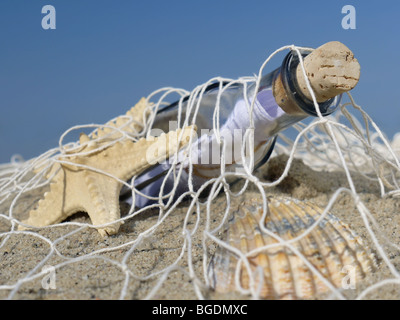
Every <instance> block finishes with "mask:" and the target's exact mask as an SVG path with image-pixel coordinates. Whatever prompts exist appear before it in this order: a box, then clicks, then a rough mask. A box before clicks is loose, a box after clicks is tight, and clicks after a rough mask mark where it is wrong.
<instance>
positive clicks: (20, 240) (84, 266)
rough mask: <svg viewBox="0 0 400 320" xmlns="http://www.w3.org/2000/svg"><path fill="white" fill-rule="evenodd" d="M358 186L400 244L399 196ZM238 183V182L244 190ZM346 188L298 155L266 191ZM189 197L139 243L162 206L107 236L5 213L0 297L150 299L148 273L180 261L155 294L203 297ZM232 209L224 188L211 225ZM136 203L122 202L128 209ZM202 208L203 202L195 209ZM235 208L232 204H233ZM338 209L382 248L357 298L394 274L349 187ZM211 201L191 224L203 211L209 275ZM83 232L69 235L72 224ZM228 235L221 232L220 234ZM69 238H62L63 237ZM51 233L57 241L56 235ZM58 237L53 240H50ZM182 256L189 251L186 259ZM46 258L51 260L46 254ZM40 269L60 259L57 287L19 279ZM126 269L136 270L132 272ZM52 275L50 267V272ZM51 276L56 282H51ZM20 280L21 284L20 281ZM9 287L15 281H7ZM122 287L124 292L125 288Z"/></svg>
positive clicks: (262, 172)
mask: <svg viewBox="0 0 400 320" xmlns="http://www.w3.org/2000/svg"><path fill="white" fill-rule="evenodd" d="M286 161H287V156H285V155H281V156H276V157H273V158H272V159H270V161H269V162H268V163H267V164H265V165H264V166H263V167H261V168H259V169H258V170H257V172H256V176H257V177H258V178H259V179H260V180H261V181H273V180H275V179H277V178H278V177H279V176H280V174H281V173H282V171H283V169H284V167H285V164H286ZM352 178H353V180H354V182H355V186H356V189H357V192H358V194H359V196H360V199H361V201H363V203H364V204H365V205H366V206H367V208H368V209H369V210H370V212H371V213H372V215H373V216H374V218H375V219H376V221H377V222H378V224H379V227H380V231H382V232H384V235H385V236H386V237H387V238H388V240H390V241H391V242H392V243H394V244H396V245H400V233H399V228H398V226H400V199H399V198H390V197H389V198H385V199H382V198H381V197H380V191H379V185H378V183H377V182H373V181H370V180H367V179H366V178H364V177H362V176H360V175H357V174H355V173H353V174H352ZM239 187H240V185H239V184H237V185H235V186H234V187H233V189H238V188H239ZM339 187H348V183H347V179H346V177H345V175H344V173H343V172H317V171H314V170H313V169H311V168H309V167H307V166H306V165H305V164H304V163H303V162H302V161H301V160H295V161H294V162H293V164H292V166H291V169H290V172H289V175H288V176H287V177H286V178H285V180H283V181H282V183H280V184H279V185H278V186H276V187H274V188H269V189H267V190H266V193H267V194H277V195H286V196H291V197H294V198H297V199H300V200H303V199H308V200H311V201H313V202H315V203H316V204H318V205H320V206H322V207H324V206H326V205H327V203H328V200H329V199H330V197H331V196H332V194H333V193H334V192H335V191H336V190H337V189H338V188H339ZM44 191H45V190H38V191H37V192H36V193H34V194H29V195H26V196H25V197H24V198H23V201H19V202H18V203H17V205H16V206H15V208H14V212H15V217H16V218H18V219H22V218H25V217H26V215H27V212H28V211H29V209H30V208H31V207H32V205H33V204H34V202H35V201H37V200H38V199H39V197H40V195H41V193H42V192H44ZM257 192H258V191H257V190H256V188H255V187H254V186H253V185H249V187H248V189H247V190H246V192H245V194H244V195H242V196H241V197H239V198H235V199H233V200H232V202H231V207H232V208H233V209H234V208H237V206H238V204H239V203H241V202H242V201H243V200H244V199H246V198H248V197H253V196H254V195H255V194H256V193H257ZM189 204H190V202H189V201H184V202H182V203H181V204H180V205H179V206H178V207H177V208H176V209H175V210H174V211H173V212H171V214H170V215H169V216H168V217H167V218H166V219H165V221H164V222H163V223H162V224H160V225H159V227H158V228H157V229H156V231H155V232H154V233H153V234H152V235H151V236H149V237H147V238H146V239H145V240H144V241H143V242H142V243H141V244H140V245H138V246H136V247H132V243H134V241H135V240H137V239H138V236H139V235H140V234H141V232H143V231H145V230H147V229H148V228H149V227H151V226H153V225H155V224H156V223H157V222H158V220H159V216H158V211H157V210H156V209H150V210H147V211H146V212H145V213H142V214H141V215H139V216H135V217H133V218H130V219H128V220H126V222H125V224H124V225H122V227H121V229H120V232H119V233H118V234H117V235H114V236H111V237H108V238H102V237H101V236H100V235H99V233H98V232H97V231H96V230H95V229H92V228H89V227H85V228H82V229H79V227H77V226H75V225H70V224H68V223H64V224H63V225H62V226H60V227H51V228H44V229H40V230H37V231H33V232H32V234H11V235H10V236H7V235H6V234H5V233H6V232H7V231H9V230H10V224H9V222H8V221H7V220H6V219H0V232H2V233H1V234H0V240H1V244H2V246H1V247H0V298H1V299H6V298H12V299H119V298H121V297H122V298H124V299H143V298H145V297H147V295H148V294H149V293H151V292H152V289H153V288H154V286H155V285H156V284H158V283H159V280H160V276H159V275H157V274H156V275H153V276H152V277H150V278H148V277H149V275H152V274H154V273H157V272H158V271H162V270H164V269H165V268H167V267H168V266H170V265H172V264H173V263H174V262H175V261H177V260H179V262H178V263H176V267H175V268H174V269H172V270H170V272H169V274H168V277H167V279H166V280H165V281H164V282H162V283H160V284H161V286H160V287H159V288H158V290H157V291H156V292H155V294H154V295H152V297H151V298H152V299H197V295H196V292H195V290H194V286H193V283H192V281H193V280H191V277H190V272H191V271H190V269H189V268H188V251H187V248H185V249H184V251H182V246H183V244H184V243H185V236H184V235H183V233H182V230H183V223H184V219H185V216H186V214H187V209H188V206H189ZM7 205H9V203H6V204H4V205H3V207H0V213H4V214H6V213H8V211H7V210H8V209H7ZM225 208H226V198H225V195H224V193H223V192H222V193H221V194H220V195H219V196H218V197H217V198H216V199H215V200H214V201H213V202H212V205H211V226H212V227H216V226H217V225H218V224H219V223H220V221H221V217H222V215H223V213H224V210H225ZM128 209H129V207H128V206H127V205H124V204H121V211H122V213H123V214H126V213H127V212H128ZM195 209H196V208H195ZM233 209H232V210H233ZM332 213H334V214H335V215H336V216H338V217H339V218H340V219H342V220H343V221H344V222H345V223H348V224H349V225H350V227H351V228H352V229H353V230H354V231H355V232H356V233H357V234H358V235H359V236H360V237H361V238H362V239H363V241H364V242H365V243H366V245H367V246H368V247H369V248H370V249H371V250H372V251H373V252H375V253H376V254H377V257H378V262H379V266H378V268H377V269H376V270H375V271H374V272H373V273H372V274H370V275H369V276H368V277H367V278H365V279H364V280H363V281H361V282H357V286H356V289H354V290H353V289H349V290H345V291H344V292H343V294H344V295H345V297H347V298H349V299H353V298H355V297H357V295H358V294H360V293H361V292H362V291H363V290H364V289H366V288H367V287H368V286H370V285H371V284H374V283H377V282H378V281H380V280H383V279H391V278H394V276H393V275H392V274H391V273H390V270H389V269H388V267H387V266H386V265H385V263H384V262H383V261H382V259H381V258H380V257H379V254H378V253H377V250H376V248H375V247H374V245H373V243H372V240H371V238H370V236H369V234H368V231H367V229H366V227H365V225H364V223H363V221H362V219H361V217H360V214H359V213H358V211H357V210H356V209H355V205H354V201H353V199H352V198H351V197H350V196H349V195H348V194H345V193H343V194H341V195H340V196H339V198H338V199H337V201H336V202H335V204H334V207H333V208H332ZM204 216H205V208H202V209H201V210H200V211H199V212H198V211H197V210H193V212H191V213H190V215H189V219H188V224H187V227H188V228H189V229H193V228H194V227H195V226H196V221H197V220H196V219H197V218H198V217H200V223H199V225H198V230H197V232H196V233H195V234H194V235H193V237H192V243H191V250H190V252H191V259H192V262H193V267H194V268H193V272H194V274H196V276H197V278H198V279H200V280H202V279H203V246H202V230H204V223H205V218H204ZM69 221H70V222H83V223H90V220H89V218H88V216H87V215H86V214H85V213H78V214H76V215H74V216H73V217H72V218H70V219H69ZM74 230H75V231H77V232H75V233H73V234H71V235H68V233H69V232H71V231H74ZM375 234H376V235H377V237H378V240H379V242H380V244H381V245H382V247H383V249H384V250H385V252H386V254H387V256H388V257H389V259H390V261H391V263H392V264H393V265H394V267H396V268H397V269H399V267H400V256H399V252H398V250H396V249H395V248H394V247H393V246H390V245H388V243H387V241H385V239H384V238H383V237H382V235H381V234H380V233H379V232H378V231H377V230H375ZM220 236H222V234H220ZM60 237H62V238H60ZM49 240H50V241H49ZM50 242H52V246H50ZM206 246H207V249H206V250H207V252H208V254H209V255H212V254H213V253H214V252H215V250H216V245H215V243H213V242H212V241H210V240H208V241H207V242H206ZM180 255H182V257H181V258H180V259H179V257H180ZM43 259H46V260H45V261H43ZM41 262H42V264H41V265H39V268H37V270H35V272H33V274H37V272H40V271H41V270H42V267H43V266H44V265H46V266H55V267H56V269H55V273H53V274H52V275H55V278H54V280H55V288H54V289H52V288H48V289H45V288H44V287H43V284H42V282H43V281H44V280H46V279H45V277H44V276H43V274H39V275H38V276H37V277H36V278H35V279H32V280H30V281H27V282H24V281H23V282H22V283H21V282H18V281H21V279H26V276H27V275H29V273H30V272H31V270H32V269H33V268H35V267H37V266H38V264H39V263H41ZM126 270H130V273H129V275H130V276H129V277H127V274H128V273H127V272H126ZM48 275H50V273H49V274H48ZM47 283H50V282H47ZM16 284H18V285H17V286H15V285H16ZM7 286H9V287H7ZM199 288H200V290H201V292H202V294H203V296H204V297H205V298H207V299H249V298H250V297H249V296H243V295H240V294H238V293H230V294H227V295H222V294H216V293H214V292H213V291H212V290H209V289H208V288H206V287H202V286H200V287H199ZM121 292H122V293H123V295H121ZM365 298H366V299H399V298H400V294H399V290H398V287H397V286H395V285H391V284H389V285H385V286H383V287H381V288H379V289H377V290H373V291H372V292H371V293H369V294H367V295H366V296H365Z"/></svg>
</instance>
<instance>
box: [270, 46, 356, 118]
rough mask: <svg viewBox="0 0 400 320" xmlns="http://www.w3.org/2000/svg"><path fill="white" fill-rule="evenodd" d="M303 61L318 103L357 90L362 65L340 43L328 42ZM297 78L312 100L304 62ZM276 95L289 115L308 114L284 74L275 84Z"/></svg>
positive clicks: (299, 84) (301, 88)
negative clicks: (293, 95)
mask: <svg viewBox="0 0 400 320" xmlns="http://www.w3.org/2000/svg"><path fill="white" fill-rule="evenodd" d="M303 62H304V68H305V70H306V74H307V77H308V80H309V81H310V84H311V88H312V89H313V91H314V94H315V97H316V99H317V102H318V103H321V102H325V101H327V100H329V99H331V98H333V97H335V96H337V95H339V94H341V93H343V92H346V91H349V90H351V89H353V88H354V87H355V86H356V84H357V83H358V80H359V78H360V64H359V63H358V61H357V59H356V58H354V54H353V53H352V52H351V50H350V49H349V48H347V47H346V46H345V45H344V44H343V43H340V42H338V41H332V42H328V43H325V44H324V45H322V46H320V47H319V48H317V49H315V50H314V51H313V52H311V53H310V54H309V55H307V56H306V57H305V58H304V60H303ZM296 79H297V84H298V88H299V90H300V91H301V93H302V94H303V96H305V97H306V98H308V99H309V100H311V101H312V97H311V94H310V92H309V91H308V89H307V85H306V81H305V79H304V76H303V71H302V68H301V65H300V63H299V64H298V66H297V69H296ZM273 94H274V97H275V100H276V102H277V103H278V105H279V106H280V107H281V108H282V109H283V110H285V112H287V113H290V114H304V112H303V111H302V110H301V109H300V108H299V107H298V105H297V104H296V102H295V101H293V100H292V99H291V98H290V97H289V95H288V93H287V92H286V90H285V86H284V85H283V83H282V77H281V74H279V76H278V77H277V79H276V80H275V82H274V84H273Z"/></svg>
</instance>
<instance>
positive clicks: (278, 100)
mask: <svg viewBox="0 0 400 320" xmlns="http://www.w3.org/2000/svg"><path fill="white" fill-rule="evenodd" d="M308 54H309V52H307V51H301V55H302V56H303V58H304V57H306V56H307V55H308ZM298 64H299V57H298V55H297V53H296V52H295V51H291V52H289V53H288V54H287V55H286V57H285V58H284V60H283V62H282V65H281V67H280V68H277V69H276V70H274V71H272V72H270V73H269V74H267V75H265V76H263V77H262V78H261V80H260V83H259V86H258V88H257V84H256V82H255V81H252V82H251V83H248V82H246V83H243V82H242V83H213V84H211V85H209V86H208V87H207V88H206V89H205V91H204V94H203V95H202V96H201V97H200V98H199V97H197V99H196V100H194V101H192V103H190V101H191V98H190V97H184V98H182V99H181V100H180V101H176V102H174V103H171V104H170V105H168V106H166V107H164V108H162V109H160V110H158V112H157V115H156V117H155V119H154V122H153V125H152V128H153V130H154V129H159V130H161V131H163V132H168V131H170V130H175V129H176V126H181V125H182V123H183V120H184V119H185V117H187V118H188V124H191V123H192V119H193V118H195V119H194V123H195V124H196V126H197V137H198V138H197V139H196V141H194V143H193V144H192V145H191V147H190V148H191V152H189V154H190V158H191V160H192V161H191V164H189V161H187V159H186V160H185V159H184V158H185V156H184V154H183V153H180V154H179V155H178V160H179V162H180V164H179V165H180V166H184V170H183V171H182V174H181V177H180V179H179V183H178V187H177V189H176V192H175V193H174V198H175V199H176V198H177V197H178V196H180V195H181V194H182V193H183V192H185V191H188V190H189V187H188V181H189V172H192V179H191V182H192V183H193V190H195V191H196V190H198V189H199V188H200V187H201V186H202V185H203V184H204V183H205V182H206V181H209V180H210V179H212V178H215V177H218V176H219V175H220V174H221V172H222V171H221V155H223V156H224V161H223V166H224V168H223V169H224V170H223V171H224V172H238V170H241V169H243V163H242V160H243V158H242V154H243V153H242V147H243V143H244V141H245V139H246V138H248V137H250V138H251V139H252V141H253V143H252V144H250V143H249V142H248V141H247V142H246V143H247V145H246V147H248V146H249V145H251V146H253V147H254V158H253V159H254V166H253V168H254V169H256V168H258V167H259V166H261V165H262V164H264V163H265V162H266V161H267V160H268V158H269V156H270V155H271V153H272V150H273V148H274V145H275V141H276V136H277V133H278V132H280V131H282V130H284V129H286V128H288V127H289V126H291V125H293V124H294V123H296V122H298V121H301V120H303V119H305V118H306V117H308V116H317V115H318V113H317V111H316V109H315V106H314V103H313V101H311V100H310V99H308V98H307V97H306V96H305V95H304V94H303V93H302V90H301V88H299V86H298V82H297V80H296V69H297V66H298ZM256 89H257V92H255V90H256ZM254 97H255V101H254V104H253V110H252V121H251V117H250V113H249V111H250V108H251V106H252V103H253V99H254ZM340 99H341V94H339V95H337V96H335V97H333V98H331V99H328V100H327V101H324V102H320V103H319V109H320V112H321V114H322V116H327V115H329V114H331V113H332V112H334V111H335V110H336V108H337V107H338V105H339V103H340ZM246 101H247V102H246ZM198 103H199V107H198V109H197V111H196V106H197V104H198ZM216 107H218V109H217V110H218V112H217V113H218V117H217V118H215V115H214V111H215V108H216ZM189 108H190V110H189ZM179 113H181V116H180V117H179ZM187 113H189V114H187ZM178 119H180V121H179V122H180V123H177V121H178ZM214 119H218V123H216V122H215V121H214ZM171 124H173V125H172V126H171ZM251 124H252V126H251ZM215 126H216V128H215ZM251 128H254V131H253V134H250V135H249V133H247V134H246V132H247V131H248V130H249V129H251ZM217 129H218V130H217ZM216 130H217V132H218V133H219V134H216ZM221 137H222V140H221ZM221 141H224V142H223V143H222V144H221ZM185 154H187V153H185ZM171 163H172V161H171V160H166V161H165V162H164V163H162V164H159V165H157V166H155V167H153V168H151V169H150V170H148V171H146V172H145V173H143V174H142V175H141V176H139V177H137V178H136V179H135V182H134V184H135V187H136V188H137V189H139V190H140V192H142V193H144V194H145V195H147V196H150V197H153V198H154V199H150V200H149V199H147V198H146V197H143V196H141V195H136V201H135V205H136V206H138V207H143V206H145V205H148V204H150V203H154V202H155V201H157V200H156V198H157V197H158V196H159V194H160V190H161V189H160V188H161V185H162V183H163V180H164V179H166V181H165V185H164V187H163V190H161V191H162V194H164V195H166V194H168V192H169V191H170V190H172V188H173V186H174V182H175V177H174V174H173V173H170V174H169V175H168V176H166V173H167V172H168V170H169V169H170V167H171ZM179 165H178V166H179ZM190 165H193V167H192V170H189V166H190ZM131 201H132V199H130V201H129V200H128V202H130V203H131Z"/></svg>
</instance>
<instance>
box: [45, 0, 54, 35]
mask: <svg viewBox="0 0 400 320" xmlns="http://www.w3.org/2000/svg"><path fill="white" fill-rule="evenodd" d="M42 14H45V16H44V17H43V18H42V28H43V29H44V30H49V29H51V30H54V29H55V28H56V9H55V8H54V7H53V6H51V5H49V4H48V5H45V6H43V8H42Z"/></svg>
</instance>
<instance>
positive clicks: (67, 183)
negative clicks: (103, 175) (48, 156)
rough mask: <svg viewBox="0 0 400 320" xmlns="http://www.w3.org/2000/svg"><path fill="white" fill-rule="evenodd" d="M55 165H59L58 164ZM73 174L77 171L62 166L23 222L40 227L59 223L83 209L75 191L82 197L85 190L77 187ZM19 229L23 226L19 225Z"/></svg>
mask: <svg viewBox="0 0 400 320" xmlns="http://www.w3.org/2000/svg"><path fill="white" fill-rule="evenodd" d="M55 166H59V164H56V165H55ZM75 175H79V173H77V172H72V171H70V170H68V169H67V168H64V167H62V168H61V169H60V170H59V171H58V172H57V174H56V175H55V177H54V178H53V181H52V182H51V183H50V190H49V191H48V192H46V193H45V194H44V197H43V199H41V200H39V202H38V205H37V207H36V209H33V210H31V211H30V213H29V218H28V219H27V220H25V221H23V222H24V223H25V224H29V225H32V226H36V227H42V226H47V225H50V224H55V223H59V222H61V221H63V220H65V219H66V218H68V217H69V216H71V215H72V214H74V213H76V212H79V211H85V209H84V206H82V205H81V203H80V202H79V198H77V197H76V193H77V191H79V195H80V197H84V193H85V192H84V190H80V188H79V187H77V185H76V181H79V180H77V179H76V177H75ZM78 179H79V178H78ZM20 229H24V228H23V227H22V226H21V227H20Z"/></svg>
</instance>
